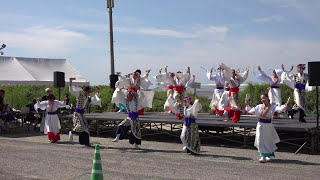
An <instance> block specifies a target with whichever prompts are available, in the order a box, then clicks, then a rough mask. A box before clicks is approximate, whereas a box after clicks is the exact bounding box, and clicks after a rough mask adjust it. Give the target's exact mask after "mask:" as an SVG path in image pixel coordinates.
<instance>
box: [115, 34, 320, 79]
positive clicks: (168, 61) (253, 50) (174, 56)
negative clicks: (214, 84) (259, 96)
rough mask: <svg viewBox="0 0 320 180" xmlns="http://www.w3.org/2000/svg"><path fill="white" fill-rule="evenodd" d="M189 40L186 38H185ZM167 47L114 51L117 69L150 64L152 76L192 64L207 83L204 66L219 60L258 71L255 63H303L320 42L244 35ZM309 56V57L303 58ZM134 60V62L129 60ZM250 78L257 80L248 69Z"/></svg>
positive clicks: (318, 55)
mask: <svg viewBox="0 0 320 180" xmlns="http://www.w3.org/2000/svg"><path fill="white" fill-rule="evenodd" d="M188 42H189V41H188ZM172 48H173V47H171V46H168V47H167V53H166V52H165V50H164V49H162V51H164V52H165V53H163V54H161V55H158V54H157V55H155V54H153V53H148V52H138V51H131V52H126V53H121V54H118V55H116V56H117V59H118V61H116V71H121V72H123V73H128V72H131V71H134V70H135V69H136V68H141V69H142V70H146V69H149V68H151V69H152V70H153V71H152V73H151V77H152V76H154V75H156V74H157V73H158V69H159V68H160V67H163V66H165V65H169V70H170V71H178V70H183V71H184V70H185V69H186V67H187V66H190V67H191V71H192V73H193V74H195V75H196V76H197V81H199V82H202V83H210V82H209V81H208V80H206V77H205V72H204V71H203V70H202V69H201V68H200V66H203V67H206V68H207V69H209V68H211V67H212V66H214V67H217V66H218V64H220V63H221V62H224V63H226V64H227V65H229V66H231V67H234V68H242V69H244V68H245V67H247V66H250V67H251V72H252V71H255V72H257V70H256V68H257V65H261V66H262V67H263V68H264V69H271V68H280V65H281V64H282V63H284V64H285V65H286V67H289V66H290V65H295V64H298V63H306V62H307V61H314V60H319V59H320V52H319V49H320V43H319V42H314V41H306V40H268V39H265V38H262V37H243V38H241V39H233V40H230V39H228V40H226V41H225V42H224V43H223V44H218V45H217V44H215V43H212V44H202V43H201V42H193V43H182V44H181V46H179V47H175V48H174V51H171V50H172ZM307 57H309V59H306V58H307ZM132 62H135V63H132ZM249 77H250V78H249V81H257V80H256V78H255V77H254V75H253V74H252V73H250V76H249Z"/></svg>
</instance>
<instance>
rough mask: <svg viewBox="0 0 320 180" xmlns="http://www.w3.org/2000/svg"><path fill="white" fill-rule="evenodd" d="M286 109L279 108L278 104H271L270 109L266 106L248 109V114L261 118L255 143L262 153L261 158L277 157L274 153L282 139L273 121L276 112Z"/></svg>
mask: <svg viewBox="0 0 320 180" xmlns="http://www.w3.org/2000/svg"><path fill="white" fill-rule="evenodd" d="M285 109H286V106H285V105H282V106H277V105H276V104H269V106H268V107H265V105H264V104H260V105H258V106H256V107H253V108H251V107H250V106H247V107H246V110H247V111H248V113H250V114H255V115H257V116H259V117H260V118H259V122H258V123H257V127H256V138H255V142H254V146H255V147H256V148H257V149H258V151H259V152H260V156H264V157H272V156H273V157H275V155H274V152H275V151H276V150H277V146H276V143H279V142H280V139H279V136H278V134H277V131H276V130H275V128H274V126H273V124H272V123H271V120H272V116H273V114H274V113H275V112H283V111H285Z"/></svg>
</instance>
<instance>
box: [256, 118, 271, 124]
mask: <svg viewBox="0 0 320 180" xmlns="http://www.w3.org/2000/svg"><path fill="white" fill-rule="evenodd" d="M259 122H261V123H271V119H263V118H260V119H259Z"/></svg>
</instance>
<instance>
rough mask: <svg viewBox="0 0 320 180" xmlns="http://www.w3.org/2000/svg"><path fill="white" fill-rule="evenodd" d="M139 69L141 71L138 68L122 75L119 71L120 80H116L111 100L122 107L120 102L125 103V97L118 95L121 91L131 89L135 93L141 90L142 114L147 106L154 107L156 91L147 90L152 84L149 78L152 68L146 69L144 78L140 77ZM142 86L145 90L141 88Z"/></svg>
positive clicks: (140, 104)
mask: <svg viewBox="0 0 320 180" xmlns="http://www.w3.org/2000/svg"><path fill="white" fill-rule="evenodd" d="M138 71H139V72H140V70H137V71H136V72H134V73H131V74H128V75H125V76H122V75H121V73H120V72H118V73H117V74H118V77H119V80H118V81H117V82H116V89H115V91H114V92H113V95H112V99H111V102H112V103H115V104H117V105H119V107H120V104H123V97H121V96H119V97H118V95H119V92H121V91H123V92H124V91H126V90H129V89H130V91H134V92H135V93H137V92H138V91H139V93H138V94H139V107H141V109H139V110H140V113H139V111H138V114H139V115H142V114H143V111H144V110H143V109H144V108H145V107H149V108H152V101H153V96H154V91H145V90H147V89H148V88H149V87H150V86H151V85H152V83H151V82H150V81H149V80H148V78H147V77H148V75H149V73H150V70H148V71H146V72H147V73H146V75H144V76H143V77H142V78H140V77H139V74H140V73H139V72H138ZM131 75H133V78H130V76H131ZM141 88H142V89H143V90H141ZM123 92H122V93H123ZM123 105H125V104H123Z"/></svg>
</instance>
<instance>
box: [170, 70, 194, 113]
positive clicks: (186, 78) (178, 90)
mask: <svg viewBox="0 0 320 180" xmlns="http://www.w3.org/2000/svg"><path fill="white" fill-rule="evenodd" d="M177 76H178V77H180V78H179V79H177V78H176V79H174V82H175V87H174V93H173V95H172V96H170V95H169V96H168V98H167V100H166V102H165V103H164V109H167V108H171V107H170V106H172V104H171V105H170V104H169V103H172V102H171V101H170V100H169V99H170V98H173V99H174V103H176V102H182V100H183V98H184V97H185V90H186V89H187V88H188V87H190V86H191V85H192V84H193V83H194V79H190V74H188V73H186V74H183V73H177ZM168 100H169V101H168ZM180 109H181V108H180ZM181 111H182V109H181ZM181 111H179V112H174V111H172V112H174V113H181V114H182V113H183V112H181Z"/></svg>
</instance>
